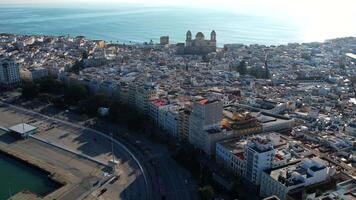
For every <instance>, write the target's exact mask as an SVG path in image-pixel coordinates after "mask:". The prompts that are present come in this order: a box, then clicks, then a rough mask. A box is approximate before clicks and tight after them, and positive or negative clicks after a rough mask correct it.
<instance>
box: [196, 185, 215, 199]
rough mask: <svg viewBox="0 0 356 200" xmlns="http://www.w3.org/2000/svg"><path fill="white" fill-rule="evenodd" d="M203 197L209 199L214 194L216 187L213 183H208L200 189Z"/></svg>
mask: <svg viewBox="0 0 356 200" xmlns="http://www.w3.org/2000/svg"><path fill="white" fill-rule="evenodd" d="M198 191H199V194H200V197H201V199H203V200H209V199H212V198H213V196H214V188H213V187H212V186H211V185H206V186H204V187H200V188H199V189H198Z"/></svg>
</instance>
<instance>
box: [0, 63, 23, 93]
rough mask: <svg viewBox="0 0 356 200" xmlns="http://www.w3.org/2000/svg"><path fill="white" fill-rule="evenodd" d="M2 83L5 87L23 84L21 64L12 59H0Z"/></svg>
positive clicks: (0, 79) (0, 81)
mask: <svg viewBox="0 0 356 200" xmlns="http://www.w3.org/2000/svg"><path fill="white" fill-rule="evenodd" d="M0 84H1V85H2V86H4V87H9V88H12V87H16V86H18V85H20V84H21V79H20V71H19V65H18V64H17V63H16V62H15V61H14V60H12V59H9V58H4V59H2V60H0Z"/></svg>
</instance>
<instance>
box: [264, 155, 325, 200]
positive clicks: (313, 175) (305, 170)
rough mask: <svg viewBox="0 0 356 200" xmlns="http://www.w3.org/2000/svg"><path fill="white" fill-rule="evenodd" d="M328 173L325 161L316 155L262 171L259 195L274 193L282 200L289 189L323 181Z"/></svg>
mask: <svg viewBox="0 0 356 200" xmlns="http://www.w3.org/2000/svg"><path fill="white" fill-rule="evenodd" d="M329 175H331V171H330V168H329V167H327V165H326V162H325V161H323V160H321V159H320V158H318V157H313V158H310V159H309V158H305V159H303V160H302V161H300V162H297V163H294V164H289V165H287V166H283V167H280V168H276V169H270V170H266V171H264V172H263V173H262V174H261V188H260V196H261V197H268V196H271V195H276V196H277V197H278V198H280V199H281V200H284V199H286V196H287V194H288V192H289V191H291V190H293V189H296V188H300V187H305V186H308V185H312V184H316V183H320V182H323V181H325V180H327V179H328V178H329Z"/></svg>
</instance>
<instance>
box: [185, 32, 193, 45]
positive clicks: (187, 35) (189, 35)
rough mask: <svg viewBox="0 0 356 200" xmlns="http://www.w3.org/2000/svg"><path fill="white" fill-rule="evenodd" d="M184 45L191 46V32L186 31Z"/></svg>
mask: <svg viewBox="0 0 356 200" xmlns="http://www.w3.org/2000/svg"><path fill="white" fill-rule="evenodd" d="M185 45H186V46H191V45H192V32H190V31H188V32H187V34H186V39H185Z"/></svg>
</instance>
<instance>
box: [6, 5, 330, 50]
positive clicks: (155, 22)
mask: <svg viewBox="0 0 356 200" xmlns="http://www.w3.org/2000/svg"><path fill="white" fill-rule="evenodd" d="M187 30H191V31H192V33H193V37H194V35H195V34H196V33H197V32H199V31H201V32H203V33H204V34H205V37H206V38H209V37H210V32H211V31H212V30H215V31H216V33H217V42H218V45H219V46H222V45H223V44H231V43H243V44H265V45H278V44H285V43H290V42H305V41H307V40H306V38H304V35H303V33H304V32H305V30H304V27H303V23H295V22H294V21H293V20H292V19H289V18H288V17H284V16H281V17H268V16H259V15H258V14H257V15H256V14H248V13H247V14H246V13H245V14H239V13H236V12H225V11H221V10H213V9H209V10H207V9H199V8H186V7H153V6H151V7H145V6H130V5H122V6H120V5H116V6H113V7H112V8H111V7H109V8H92V7H90V8H84V7H80V6H78V7H66V8H59V7H53V6H51V7H50V6H49V7H46V6H37V7H36V6H19V5H17V6H6V5H0V33H14V34H38V35H55V36H59V35H70V36H78V35H83V36H86V37H87V38H89V39H103V40H106V41H108V42H119V43H141V42H148V41H150V40H153V41H154V42H158V41H159V37H160V36H165V35H168V36H169V37H170V42H172V43H176V42H184V40H185V34H186V32H187ZM324 32H325V31H324ZM321 39H323V38H321Z"/></svg>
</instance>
